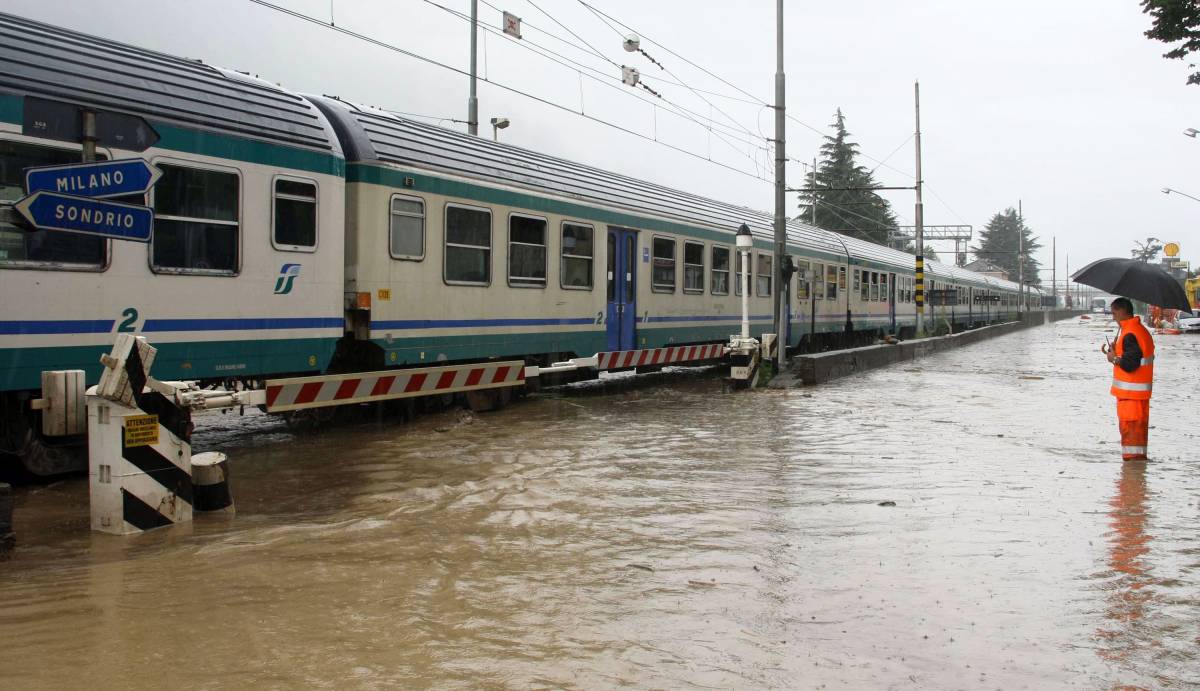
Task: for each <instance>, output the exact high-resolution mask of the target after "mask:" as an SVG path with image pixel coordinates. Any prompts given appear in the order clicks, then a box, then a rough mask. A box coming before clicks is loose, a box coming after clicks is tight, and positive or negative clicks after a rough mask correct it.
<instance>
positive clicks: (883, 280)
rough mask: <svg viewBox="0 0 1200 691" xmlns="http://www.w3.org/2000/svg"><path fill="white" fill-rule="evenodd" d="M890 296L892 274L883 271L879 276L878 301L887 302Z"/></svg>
mask: <svg viewBox="0 0 1200 691" xmlns="http://www.w3.org/2000/svg"><path fill="white" fill-rule="evenodd" d="M891 294H892V274H891V273H890V272H887V271H884V272H883V273H882V274H880V275H879V301H880V302H888V301H889V300H890V299H891V298H890V296H891Z"/></svg>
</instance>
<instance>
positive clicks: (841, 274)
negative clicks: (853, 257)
mask: <svg viewBox="0 0 1200 691" xmlns="http://www.w3.org/2000/svg"><path fill="white" fill-rule="evenodd" d="M838 290H846V267H844V266H839V267H838Z"/></svg>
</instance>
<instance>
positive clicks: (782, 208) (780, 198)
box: [774, 0, 787, 370]
mask: <svg viewBox="0 0 1200 691" xmlns="http://www.w3.org/2000/svg"><path fill="white" fill-rule="evenodd" d="M784 113H785V111H784V77H783V0H776V2H775V263H774V273H775V276H776V280H775V293H774V295H775V338H776V343H778V344H779V345H778V346H777V350H778V353H779V356H778V358H777V362H778V364H779V369H781V370H782V369H783V366H784V364H786V362H787V343H786V342H785V341H784V339H785V338H786V334H785V333H784V331H786V330H787V312H786V310H787V303H786V302H784V300H783V256H784V255H785V254H787V216H786V207H787V202H786V200H785V198H784V195H785V192H786V190H787V180H786V179H785V177H784V176H785V175H786V166H785V165H784V164H785V163H786V161H787V155H786V152H785V151H784V134H785V133H784V130H785V128H786V127H787V123H786V121H785V120H784Z"/></svg>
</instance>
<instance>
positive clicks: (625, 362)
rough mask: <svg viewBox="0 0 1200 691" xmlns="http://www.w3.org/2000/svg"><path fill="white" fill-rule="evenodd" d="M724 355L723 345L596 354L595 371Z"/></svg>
mask: <svg viewBox="0 0 1200 691" xmlns="http://www.w3.org/2000/svg"><path fill="white" fill-rule="evenodd" d="M724 354H725V344H724V343H710V344H708V345H694V346H671V347H669V348H650V349H647V350H618V351H613V352H608V353H597V354H596V369H599V370H608V369H623V368H625V367H644V366H651V365H671V364H675V363H677V362H696V361H699V360H715V359H717V358H719V357H721V356H722V355H724Z"/></svg>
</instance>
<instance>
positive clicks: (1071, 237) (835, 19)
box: [0, 0, 1200, 280]
mask: <svg viewBox="0 0 1200 691" xmlns="http://www.w3.org/2000/svg"><path fill="white" fill-rule="evenodd" d="M276 1H277V2H278V3H279V4H281V5H284V6H286V7H288V8H290V9H292V10H295V11H297V12H301V13H304V14H308V15H311V16H314V17H319V18H320V19H322V20H323V21H328V20H329V18H330V7H331V3H330V1H329V0H276ZM489 1H490V2H491V3H492V4H493V5H494V6H495V7H497V8H500V9H507V10H509V11H511V12H512V13H514V14H516V15H518V16H520V17H522V19H523V20H524V23H525V26H524V30H523V34H524V38H525V39H526V40H525V45H529V44H530V43H531V42H535V43H538V44H541V45H543V46H545V47H547V48H550V49H552V50H554V51H556V52H560V53H562V54H563V55H564V56H567V57H569V58H571V59H572V60H576V61H579V62H581V63H584V64H585V65H588V66H590V67H592V68H594V69H595V70H598V72H587V71H584V73H585V74H595V75H596V79H591V78H587V77H584V78H581V77H580V74H579V71H578V68H577V67H575V66H571V67H570V68H569V69H568V68H566V67H562V66H559V65H556V64H554V63H552V62H549V61H547V60H546V59H544V58H541V57H538V56H537V55H534V54H533V53H532V52H530V51H528V50H526V49H523V48H521V47H519V46H517V45H514V44H512V43H509V42H506V39H504V38H503V37H500V36H495V35H487V38H486V41H481V59H480V70H481V73H484V74H486V76H487V77H488V78H489V79H491V80H493V81H495V82H499V83H503V84H506V85H508V86H511V87H515V88H517V89H520V90H522V91H526V92H528V93H530V94H534V95H537V96H539V97H541V98H544V99H547V100H550V101H553V102H555V103H558V104H561V105H562V106H565V107H566V108H569V109H572V110H579V109H580V107H581V105H582V108H583V110H584V111H585V112H586V113H588V114H589V115H593V116H595V117H597V118H600V119H604V120H608V121H611V122H613V123H614V124H618V125H620V126H622V127H625V128H627V129H631V130H635V131H637V132H640V133H643V134H645V135H647V136H649V137H651V138H654V137H655V136H657V138H658V139H659V140H661V141H663V142H666V143H669V144H671V145H673V146H676V147H679V148H682V149H685V150H688V151H690V152H692V153H693V154H696V155H698V156H700V157H701V158H712V159H713V160H715V161H718V162H720V163H722V164H725V165H726V166H730V167H733V168H736V169H738V170H741V171H744V172H734V171H731V170H729V169H728V168H723V167H721V166H718V165H714V164H711V163H709V162H707V161H705V160H699V159H697V158H695V157H693V156H689V155H687V154H683V153H679V152H676V151H674V150H672V149H669V148H667V147H664V146H661V145H659V144H656V143H654V142H653V141H646V140H643V139H639V138H637V137H635V136H632V135H629V134H625V133H622V132H620V131H618V130H616V129H613V128H610V127H607V126H605V125H602V124H598V123H595V122H592V121H589V120H586V119H584V118H581V117H579V116H578V115H573V114H571V113H568V112H565V111H562V110H557V109H555V108H552V107H550V106H547V105H544V104H541V103H538V102H536V101H533V100H530V99H528V98H525V97H523V96H519V95H516V94H514V93H511V92H509V91H506V90H503V89H501V88H498V87H496V86H493V85H491V84H486V83H485V84H480V121H481V122H482V123H483V126H481V129H480V133H481V134H486V135H488V136H490V134H491V128H490V126H489V125H488V124H487V123H488V120H489V119H490V118H491V117H495V116H498V115H501V116H506V117H508V118H510V119H511V121H512V126H511V127H509V128H508V129H506V130H504V131H502V132H501V137H502V139H504V140H505V141H508V142H511V143H514V144H517V145H520V146H524V147H528V148H531V149H536V150H539V151H543V152H547V153H551V154H555V155H560V156H563V157H567V158H571V159H574V160H577V161H580V162H584V163H588V164H591V165H596V166H600V167H603V168H607V169H611V170H615V171H618V172H621V173H625V174H629V175H633V176H637V177H641V178H645V179H649V180H652V181H654V182H658V183H662V184H667V185H671V186H674V187H679V188H682V189H685V190H689V191H694V192H697V193H699V194H703V195H706V196H711V197H715V198H719V199H722V200H725V201H729V202H732V203H736V204H742V205H746V206H750V207H754V208H759V209H771V208H772V205H773V197H772V194H773V191H772V187H771V184H770V182H769V177H770V173H771V168H770V162H769V160H767V159H766V157H765V154H764V152H763V151H762V150H760V149H758V148H756V147H755V143H756V142H758V143H759V144H761V137H762V135H766V136H772V127H773V120H772V116H771V112H770V111H769V110H766V109H764V108H763V107H762V106H761V105H756V104H754V103H746V102H744V101H752V100H759V99H761V100H763V101H771V100H772V99H773V89H774V71H775V53H774V51H775V41H774V36H775V34H774V27H775V13H774V3H773V2H766V1H762V0H760V1H758V2H746V3H727V2H720V3H718V2H709V1H705V0H693V1H691V2H685V1H682V0H657V1H655V2H646V1H645V0H589V2H590V4H592V5H593V6H595V7H597V8H598V9H600V10H603V11H604V12H605V13H607V14H608V15H611V16H612V17H613V18H615V19H617V20H620V21H621V22H624V23H625V24H627V25H629V26H631V27H633V28H634V29H636V30H637V31H639V32H640V33H641V35H642V37H643V48H645V49H646V51H647V52H648V53H649V54H650V55H651V56H653V57H654V58H656V59H658V60H659V61H661V62H662V64H663V66H664V67H665V68H666V70H667V71H669V73H670V74H668V72H667V71H663V70H660V69H659V68H658V67H656V66H654V65H653V64H651V63H649V62H648V61H647V60H646V59H645V58H644V57H642V56H640V55H630V54H628V53H625V52H624V51H623V50H622V49H621V41H620V37H619V36H618V34H617V33H616V32H614V30H613V29H611V28H609V27H608V26H606V25H605V24H604V23H602V21H601V20H600V19H599V18H598V17H597V16H596V15H594V14H593V13H592V12H590V11H589V10H588V9H587V8H586V7H585V6H584V5H582V4H581V3H580V2H578V0H535V3H536V5H537V6H536V7H535V5H534V4H531V3H530V2H529V1H528V0H489ZM439 2H440V4H442V5H444V6H446V7H449V8H452V9H455V10H459V11H463V12H466V11H467V10H468V9H469V5H470V3H469V1H468V0H439ZM786 4H787V7H786V8H785V14H786V25H785V31H786V40H787V45H786V47H785V50H786V56H785V65H786V72H787V80H788V99H787V108H788V112H789V113H791V114H792V115H794V116H795V117H796V118H797V119H798V120H799V121H801V122H802V123H804V124H803V125H802V124H799V123H797V122H795V121H789V122H788V132H787V153H788V157H789V158H791V159H794V160H795V161H797V162H795V163H790V164H789V169H788V174H789V176H790V180H789V181H790V183H791V184H794V185H798V184H800V182H801V175H802V174H803V172H804V169H803V167H802V166H801V165H800V163H799V161H807V160H811V158H812V157H813V156H814V155H815V153H816V148H817V147H818V146H819V144H820V141H821V139H820V134H818V133H816V132H814V131H812V130H811V129H809V128H807V127H805V125H808V126H810V127H815V128H817V129H819V130H821V131H822V132H827V131H828V124H829V123H830V122H831V121H832V119H833V114H834V111H835V109H837V108H839V107H840V108H841V109H842V110H843V112H844V113H845V115H846V118H847V125H848V128H849V129H850V131H851V133H852V135H853V137H854V139H855V140H856V141H858V142H859V144H860V145H861V147H862V152H863V153H864V154H866V155H868V156H872V157H874V158H876V159H885V158H886V159H887V160H886V164H885V165H883V166H880V167H879V168H878V170H877V171H876V177H877V179H878V180H879V181H880V182H881V183H882V184H885V185H911V184H912V172H913V168H914V166H913V155H914V151H913V145H912V142H911V140H910V137H911V135H912V133H913V130H914V122H913V95H912V90H913V81H914V79H920V81H921V97H922V103H921V116H922V131H923V132H922V136H923V141H924V169H925V180H926V183H927V186H928V187H927V190H928V192H929V193H928V194H927V195H926V200H925V204H926V213H925V220H926V223H927V224H941V223H954V224H958V223H965V224H970V225H974V226H975V228H976V233H977V234H978V230H979V229H980V228H981V227H982V226H983V225H984V224H985V223H987V221H988V219H989V218H990V217H991V216H992V214H994V213H996V212H997V211H1000V210H1002V209H1004V208H1005V207H1007V206H1016V205H1017V201H1018V199H1020V200H1023V202H1024V211H1025V217H1026V220H1027V222H1028V223H1029V224H1030V225H1031V226H1032V227H1033V229H1034V231H1035V232H1036V233H1037V234H1038V235H1039V236H1040V237H1041V239H1042V240H1043V242H1044V243H1045V245H1046V248H1045V249H1044V250H1043V251H1042V252H1041V254H1040V258H1041V260H1042V262H1043V265H1044V266H1046V267H1047V268H1048V267H1049V266H1050V238H1051V237H1052V236H1057V239H1058V266H1059V278H1060V280H1061V279H1062V276H1063V273H1064V269H1065V259H1066V256H1067V255H1068V254H1069V255H1070V262H1071V266H1072V267H1074V268H1078V267H1080V266H1081V265H1082V264H1083V263H1084V262H1086V261H1090V260H1092V259H1096V258H1099V257H1103V256H1128V252H1129V249H1130V248H1131V247H1132V245H1133V241H1134V239H1135V238H1145V237H1146V236H1150V235H1152V236H1156V237H1159V238H1161V239H1163V240H1164V241H1170V240H1174V241H1178V242H1180V243H1181V244H1182V246H1183V254H1184V255H1185V256H1186V257H1189V258H1191V259H1192V260H1193V263H1196V262H1197V261H1200V232H1197V230H1196V221H1197V219H1200V202H1196V201H1192V200H1189V199H1187V198H1185V197H1182V196H1178V195H1169V196H1168V195H1164V194H1163V193H1162V192H1161V189H1162V188H1163V187H1172V188H1175V189H1178V190H1180V191H1182V192H1186V193H1189V194H1192V195H1195V196H1197V197H1200V176H1197V165H1196V164H1197V162H1200V139H1190V138H1187V137H1185V136H1183V134H1182V131H1183V130H1184V129H1185V128H1187V127H1198V128H1200V112H1198V109H1197V106H1200V87H1198V86H1187V85H1186V84H1185V80H1186V75H1187V72H1188V69H1187V64H1186V63H1185V62H1182V61H1168V60H1166V59H1164V58H1162V57H1161V53H1163V52H1164V50H1165V47H1164V46H1163V45H1162V44H1158V43H1153V42H1151V41H1149V40H1148V39H1146V38H1145V37H1144V36H1143V35H1142V32H1143V31H1144V30H1145V29H1146V28H1147V27H1148V26H1149V21H1148V19H1147V18H1146V17H1145V16H1144V15H1143V14H1141V11H1140V9H1139V3H1138V2H1137V0H919V1H917V0H914V1H912V2H885V1H884V0H837V1H836V2H811V1H810V2H788V3H786ZM0 7H2V8H3V9H4V10H5V11H8V12H12V13H15V14H19V15H22V16H26V17H30V18H33V19H38V20H42V21H46V22H50V23H54V24H59V25H62V26H66V27H70V28H73V29H78V30H83V31H88V32H92V33H95V34H97V35H100V36H103V37H106V38H111V39H115V40H119V41H124V42H129V43H134V44H137V45H140V46H143V47H147V48H151V49H155V50H161V51H164V52H168V53H173V54H177V55H182V56H186V57H189V58H200V59H203V60H204V61H205V62H208V63H212V64H215V65H220V66H223V67H229V68H234V69H240V70H247V71H250V72H253V73H256V74H258V75H260V76H263V77H265V78H268V79H271V80H272V81H277V82H280V83H281V84H283V85H284V86H286V87H288V88H291V89H293V90H297V91H301V92H315V93H324V94H334V95H338V96H341V97H343V98H346V99H350V100H356V101H360V102H363V103H367V104H371V105H377V106H381V107H385V108H389V109H393V110H399V111H406V112H412V113H419V114H422V115H432V116H437V117H446V118H456V119H460V120H461V119H465V117H466V98H467V80H466V78H465V77H462V76H461V75H457V74H454V73H452V72H449V71H447V70H445V69H442V68H440V67H436V66H432V65H429V64H425V63H422V62H420V61H418V60H415V59H413V58H410V57H406V56H405V55H402V54H400V53H397V52H393V51H390V50H387V49H385V48H380V47H378V46H374V45H370V44H368V43H366V42H364V41H361V40H357V39H354V38H351V37H348V36H345V35H342V34H339V33H336V32H334V31H331V30H330V29H328V28H326V27H322V26H318V25H314V24H311V23H307V22H304V21H302V20H298V19H296V18H293V17H289V16H286V15H284V14H282V13H280V12H277V11H274V10H271V9H269V8H265V7H262V6H259V5H256V4H253V3H251V2H250V1H249V0H211V1H205V2H183V1H182V0H153V1H144V0H106V1H105V2H103V3H92V2H67V1H64V0H0ZM332 7H333V19H334V21H335V23H336V24H337V25H338V26H339V27H344V28H347V29H350V30H353V31H356V32H358V33H361V34H364V35H367V36H370V37H372V38H376V39H378V40H380V41H384V42H386V43H389V44H392V45H395V46H398V47H401V48H404V49H405V50H408V51H411V52H414V53H418V54H421V55H424V56H428V57H430V58H433V59H435V60H438V61H441V62H444V63H447V64H449V65H453V66H455V67H459V68H464V69H465V68H466V66H467V64H468V49H469V40H468V29H469V25H468V23H467V22H466V21H464V20H463V19H461V18H459V17H455V16H453V15H451V14H449V13H447V12H445V11H444V10H442V9H439V8H438V7H436V6H434V5H432V4H430V3H427V2H425V1H424V0H334V2H333V4H332ZM538 7H540V8H541V10H545V11H546V12H549V13H550V14H551V15H553V19H552V18H550V17H549V16H548V15H547V14H545V13H544V12H542V11H541V10H539V9H538ZM555 20H557V21H558V22H561V24H562V25H565V26H566V27H567V28H569V29H570V30H571V31H574V32H575V33H576V34H578V36H579V37H580V38H581V39H582V41H586V42H587V43H588V44H591V46H593V47H595V49H596V50H597V51H598V52H599V53H601V54H603V56H604V57H605V58H607V59H608V60H612V61H613V62H615V63H618V64H629V65H634V66H636V67H638V68H639V69H640V70H641V71H642V72H643V75H644V79H645V82H646V83H647V84H648V85H650V86H651V87H653V88H654V89H655V90H656V91H659V92H660V93H661V94H662V95H663V97H664V101H661V102H660V105H659V107H658V108H655V107H652V106H650V105H648V103H646V102H643V101H639V100H637V98H636V96H637V95H639V93H638V92H637V91H635V90H631V89H629V88H628V87H623V86H621V85H620V84H619V82H617V81H616V80H615V79H613V78H612V77H614V76H617V75H619V69H618V67H616V66H614V65H612V64H609V63H608V62H607V61H606V60H605V59H602V58H601V57H599V56H597V55H595V54H593V53H591V51H589V50H588V49H587V48H585V47H583V46H582V41H580V40H579V39H577V38H574V37H572V36H571V35H570V34H569V33H568V32H567V30H566V29H564V28H563V27H562V26H560V25H559V24H557V23H556V22H555ZM480 22H481V23H482V24H486V25H488V26H491V27H496V28H499V26H500V14H499V12H497V11H496V10H494V9H492V8H490V7H488V5H487V4H484V3H483V2H481V4H480ZM621 31H622V32H624V29H621ZM548 34H552V35H548ZM482 35H486V32H481V36H482ZM484 43H485V44H486V45H484ZM485 49H486V50H485ZM671 51H673V52H674V53H676V54H678V55H679V56H682V57H683V58H687V59H689V60H691V61H693V62H695V63H697V64H698V65H700V66H702V67H704V68H707V69H708V70H711V71H712V72H713V73H715V74H717V75H719V76H721V77H723V78H724V79H726V80H728V81H729V82H731V83H732V84H733V85H735V86H736V87H738V88H740V89H742V90H744V91H745V92H749V93H750V94H752V95H753V96H754V99H751V98H748V97H747V96H746V95H745V94H744V93H741V92H740V91H737V90H735V89H734V88H732V87H730V86H728V85H726V84H723V83H722V82H720V81H717V80H715V79H713V78H712V77H709V76H708V75H706V74H704V73H703V72H701V71H698V70H696V69H695V68H693V67H691V66H690V65H688V64H687V63H686V62H685V61H684V60H682V59H681V58H680V57H676V55H672V54H671ZM484 52H486V60H484V58H483V55H482V54H483V53H484ZM485 63H486V66H485ZM664 80H667V81H680V82H682V83H683V84H686V85H689V86H690V87H692V88H694V89H698V90H707V91H713V92H718V93H719V94H721V95H717V96H712V95H706V96H705V97H704V98H705V99H707V102H706V101H705V100H702V99H701V98H700V97H699V96H698V95H697V94H695V93H694V92H693V91H691V90H690V89H688V88H686V87H684V86H676V85H673V84H670V83H666V81H664ZM640 95H641V96H643V97H644V98H645V99H646V100H648V101H654V100H657V99H655V98H654V97H653V96H651V95H650V94H648V93H646V92H644V91H642V92H640ZM725 96H735V97H737V98H739V99H742V100H741V101H739V100H734V99H731V98H726V97H725ZM710 104H711V105H710ZM672 107H682V108H687V109H690V110H692V111H694V112H696V113H699V114H701V115H702V116H705V117H707V116H709V114H710V113H711V116H712V117H713V118H714V119H715V120H717V121H718V122H719V123H721V125H722V126H723V127H724V128H725V129H723V130H722V131H725V132H726V134H727V135H728V136H727V139H729V141H730V143H726V142H724V141H722V140H721V139H719V138H717V137H715V136H712V135H710V134H709V133H708V131H707V130H706V129H704V128H701V127H699V126H698V125H696V124H695V123H694V122H690V121H688V120H685V119H682V118H680V117H678V116H675V115H671V114H670V113H669V112H668V110H669V109H670V108H672ZM721 111H724V113H725V114H727V115H728V116H729V118H730V119H726V118H725V115H723V114H722V112H721ZM443 124H444V125H446V126H449V127H455V128H459V129H463V128H464V125H461V124H456V123H452V122H448V121H447V122H444V123H443ZM734 133H737V138H739V139H741V140H743V142H738V141H735V140H734ZM893 152H895V153H894V154H893ZM889 156H890V157H889ZM863 162H864V163H865V164H867V165H869V166H874V165H875V163H873V162H872V161H870V160H867V159H864V161H863ZM746 173H748V174H746ZM755 175H758V176H762V177H765V178H768V180H763V179H757V178H756V177H755ZM888 196H889V198H890V199H891V200H892V202H893V204H894V206H895V209H896V211H897V213H898V214H899V216H900V217H901V219H902V222H903V223H911V222H912V216H913V213H912V212H913V195H912V193H911V192H894V193H889V195H888ZM796 204H797V200H796V198H795V195H789V200H788V206H789V211H790V213H794V212H795V209H796ZM941 249H948V248H941ZM945 256H949V254H948V253H947V254H946V255H945ZM1048 279H1049V275H1048V272H1047V273H1046V274H1044V275H1043V280H1048Z"/></svg>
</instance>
